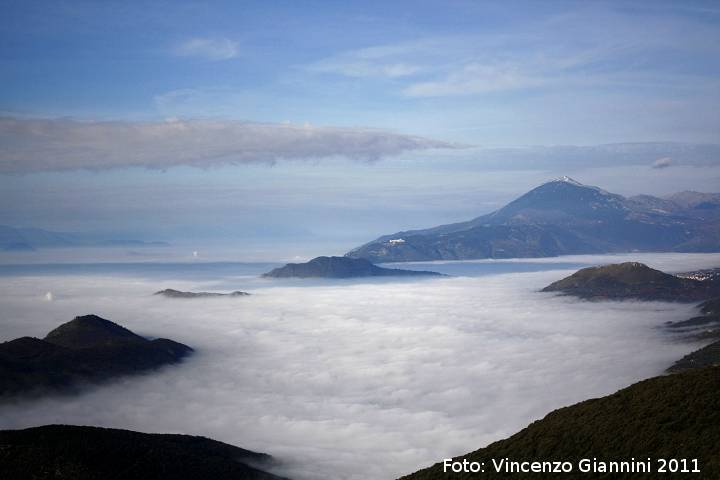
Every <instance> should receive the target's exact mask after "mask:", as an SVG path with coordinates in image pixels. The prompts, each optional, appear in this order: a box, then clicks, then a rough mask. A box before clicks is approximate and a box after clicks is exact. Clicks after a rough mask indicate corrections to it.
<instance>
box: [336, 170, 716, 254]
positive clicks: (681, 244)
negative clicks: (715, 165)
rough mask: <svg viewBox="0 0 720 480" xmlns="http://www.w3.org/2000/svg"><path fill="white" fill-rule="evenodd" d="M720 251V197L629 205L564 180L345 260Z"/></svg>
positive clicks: (682, 196) (681, 196) (644, 198)
mask: <svg viewBox="0 0 720 480" xmlns="http://www.w3.org/2000/svg"><path fill="white" fill-rule="evenodd" d="M638 250H639V251H681V252H714V251H720V194H703V193H698V192H682V193H678V194H675V195H671V196H669V197H667V198H659V197H653V196H650V195H638V196H635V197H629V198H626V197H623V196H622V195H617V194H614V193H610V192H607V191H605V190H603V189H601V188H598V187H594V186H588V185H583V184H581V183H580V182H577V181H576V180H573V179H572V178H569V177H561V178H558V179H556V180H553V181H550V182H547V183H545V184H543V185H540V186H539V187H536V188H534V189H533V190H531V191H529V192H528V193H526V194H524V195H522V196H520V197H519V198H517V199H515V200H514V201H512V202H510V203H508V204H507V205H505V206H504V207H502V208H501V209H499V210H497V211H495V212H492V213H490V214H487V215H483V216H480V217H477V218H475V219H473V220H470V221H467V222H460V223H454V224H448V225H440V226H438V227H433V228H429V229H424V230H410V231H404V232H398V233H394V234H392V235H385V236H382V237H380V238H378V239H376V240H373V241H372V242H369V243H367V244H365V245H362V246H360V247H358V248H355V249H354V250H351V251H350V252H348V253H347V254H346V256H348V257H351V258H365V259H367V260H370V261H371V262H375V263H381V262H406V261H428V260H469V259H480V258H513V257H548V256H557V255H569V254H591V253H609V252H628V251H638Z"/></svg>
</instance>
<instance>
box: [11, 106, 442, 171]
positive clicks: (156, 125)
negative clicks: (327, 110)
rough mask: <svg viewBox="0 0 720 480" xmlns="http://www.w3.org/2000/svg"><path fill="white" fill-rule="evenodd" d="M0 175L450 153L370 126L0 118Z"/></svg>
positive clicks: (433, 144) (437, 143) (437, 145)
mask: <svg viewBox="0 0 720 480" xmlns="http://www.w3.org/2000/svg"><path fill="white" fill-rule="evenodd" d="M0 144H2V149H0V173H30V172H39V171H59V170H74V169H92V170H104V169H109V168H116V167H130V166H141V167H147V168H158V169H164V168H169V167H173V166H177V165H192V166H198V167H210V166H214V165H222V164H243V163H250V162H268V163H272V162H275V161H280V160H300V159H320V158H327V157H347V158H351V159H355V160H363V161H372V160H377V159H379V158H382V157H385V156H393V155H398V154H401V153H403V152H406V151H413V150H425V149H434V148H441V149H447V148H455V146H454V145H452V144H449V143H446V142H440V141H435V140H430V139H427V138H422V137H416V136H411V135H403V134H398V133H393V132H389V131H386V130H378V129H371V128H335V127H317V126H312V125H307V124H306V125H294V124H271V123H250V122H239V121H228V120H172V121H166V122H122V121H107V122H81V121H75V120H68V119H52V120H42V119H21V118H10V117H5V118H0Z"/></svg>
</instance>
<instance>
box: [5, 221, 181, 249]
mask: <svg viewBox="0 0 720 480" xmlns="http://www.w3.org/2000/svg"><path fill="white" fill-rule="evenodd" d="M166 245H167V243H165V242H145V241H142V240H133V239H126V238H116V237H113V236H109V235H95V234H88V233H71V232H53V231H50V230H43V229H41V228H16V227H10V226H8V225H0V250H6V251H23V250H37V249H39V248H58V247H114V246H133V247H141V246H166Z"/></svg>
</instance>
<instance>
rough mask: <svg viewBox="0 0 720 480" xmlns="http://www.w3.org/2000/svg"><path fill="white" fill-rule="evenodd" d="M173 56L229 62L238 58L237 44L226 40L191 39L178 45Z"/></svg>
mask: <svg viewBox="0 0 720 480" xmlns="http://www.w3.org/2000/svg"><path fill="white" fill-rule="evenodd" d="M174 53H175V55H177V56H181V57H197V58H204V59H207V60H229V59H231V58H235V57H237V56H238V53H239V49H238V43H237V42H235V41H232V40H230V39H228V38H191V39H189V40H186V41H185V42H183V43H181V44H180V45H178V46H177V47H176V48H175V50H174Z"/></svg>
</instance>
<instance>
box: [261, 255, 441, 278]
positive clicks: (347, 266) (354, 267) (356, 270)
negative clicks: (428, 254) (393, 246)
mask: <svg viewBox="0 0 720 480" xmlns="http://www.w3.org/2000/svg"><path fill="white" fill-rule="evenodd" d="M418 275H420V276H442V274H440V273H437V272H428V271H419V270H400V269H397V268H382V267H378V266H377V265H373V264H372V263H370V262H369V261H367V260H365V259H362V258H348V257H316V258H313V259H312V260H310V261H309V262H306V263H288V264H287V265H285V266H284V267H279V268H275V269H273V270H271V271H270V272H267V273H265V274H263V277H265V278H355V277H391V276H406V277H407V276H418Z"/></svg>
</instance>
